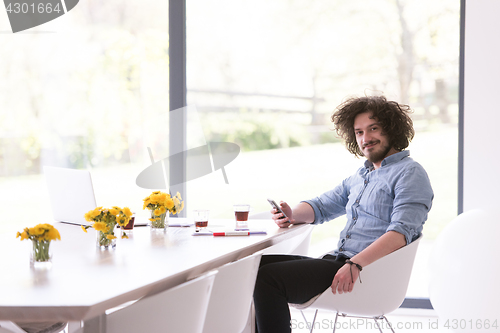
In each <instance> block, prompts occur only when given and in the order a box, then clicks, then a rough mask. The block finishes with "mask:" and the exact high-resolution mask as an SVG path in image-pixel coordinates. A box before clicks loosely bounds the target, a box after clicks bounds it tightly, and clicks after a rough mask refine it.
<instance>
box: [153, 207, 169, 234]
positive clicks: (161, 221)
mask: <svg viewBox="0 0 500 333" xmlns="http://www.w3.org/2000/svg"><path fill="white" fill-rule="evenodd" d="M168 219H169V216H168V211H166V212H165V213H163V214H161V215H155V213H154V210H151V219H150V220H149V226H150V227H151V231H158V232H166V231H167V228H168Z"/></svg>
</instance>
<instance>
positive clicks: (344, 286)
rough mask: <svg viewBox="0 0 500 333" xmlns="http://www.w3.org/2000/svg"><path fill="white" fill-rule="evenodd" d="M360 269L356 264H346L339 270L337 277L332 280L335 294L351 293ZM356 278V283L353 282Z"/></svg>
mask: <svg viewBox="0 0 500 333" xmlns="http://www.w3.org/2000/svg"><path fill="white" fill-rule="evenodd" d="M351 269H352V277H351ZM358 276H359V270H358V268H357V267H356V266H354V265H352V267H351V265H349V264H345V265H344V266H342V268H340V269H339V270H338V271H337V274H335V277H334V278H333V282H332V286H331V288H332V292H333V293H334V294H336V293H337V291H338V293H339V294H343V293H350V292H351V291H352V289H353V288H354V284H355V283H356V281H357V280H358ZM353 280H354V283H353Z"/></svg>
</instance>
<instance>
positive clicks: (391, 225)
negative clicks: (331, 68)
mask: <svg viewBox="0 0 500 333" xmlns="http://www.w3.org/2000/svg"><path fill="white" fill-rule="evenodd" d="M410 111H411V110H410V108H409V107H408V106H406V105H400V104H398V103H396V102H393V101H387V99H386V98H385V97H382V96H374V97H361V98H352V99H349V100H347V101H346V102H344V103H343V104H341V105H340V106H339V107H338V108H337V110H336V112H335V113H334V114H333V115H332V122H333V123H334V125H335V129H336V131H337V134H338V135H339V136H340V137H341V138H343V139H344V140H345V144H346V147H347V149H348V150H349V151H350V152H351V153H353V154H354V155H355V156H364V157H365V158H366V161H365V163H364V166H363V167H361V168H360V169H359V170H358V171H357V172H356V173H355V174H354V175H352V176H351V177H349V178H347V179H345V180H344V181H343V182H342V183H341V184H340V185H338V186H337V187H335V188H334V189H333V190H330V191H328V192H326V193H323V194H322V195H320V196H318V197H316V198H314V199H312V200H306V201H303V202H301V203H299V204H298V205H297V206H295V207H294V208H293V209H292V208H291V207H290V206H289V205H288V204H287V203H285V202H281V204H280V205H281V208H282V210H283V212H284V213H285V215H286V216H287V218H283V214H281V213H277V212H276V210H273V211H272V213H273V219H274V220H275V222H276V224H277V225H279V226H280V227H282V228H286V227H288V226H290V225H291V224H298V223H313V224H320V223H323V222H325V221H329V220H332V219H334V218H336V217H338V216H341V215H344V214H346V215H347V224H346V226H345V228H344V230H343V231H342V232H341V233H340V240H339V242H338V249H337V250H335V251H333V252H332V253H331V254H328V255H326V256H324V257H323V258H321V259H315V258H309V257H303V256H290V255H268V256H263V257H262V261H261V266H260V269H259V273H258V276H257V282H256V286H255V292H254V303H255V310H256V320H257V330H258V332H259V333H268V332H272V333H281V332H291V328H290V312H289V308H288V303H304V302H306V301H308V300H309V299H311V298H312V297H314V296H316V295H317V294H320V293H322V292H324V291H325V290H326V289H327V288H328V287H330V288H331V289H332V292H333V293H334V294H335V293H339V294H342V293H345V292H351V291H352V290H353V288H354V285H355V283H356V281H357V279H358V277H359V272H360V271H359V268H358V267H360V268H362V267H365V266H367V265H369V264H371V263H372V262H374V261H375V260H377V259H379V258H381V257H383V256H385V255H387V254H389V253H391V252H393V251H395V250H397V249H399V248H400V247H402V246H405V245H406V244H409V243H410V242H412V241H413V240H415V239H416V238H418V237H419V235H420V233H421V232H422V227H423V224H424V222H425V221H426V220H427V213H428V212H429V210H430V208H431V204H432V199H433V192H432V188H431V184H430V181H429V178H428V177H427V173H426V172H425V170H424V169H423V168H422V166H420V164H418V163H417V162H415V161H413V159H411V158H410V157H409V154H410V153H409V152H408V151H404V149H406V148H407V147H408V144H409V142H410V141H411V139H413V136H414V133H415V132H414V130H413V122H412V120H411V118H410V116H409V113H410Z"/></svg>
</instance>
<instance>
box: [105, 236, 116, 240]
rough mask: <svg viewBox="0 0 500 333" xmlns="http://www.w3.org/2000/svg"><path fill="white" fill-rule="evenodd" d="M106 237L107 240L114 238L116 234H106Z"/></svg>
mask: <svg viewBox="0 0 500 333" xmlns="http://www.w3.org/2000/svg"><path fill="white" fill-rule="evenodd" d="M106 238H107V239H109V240H112V239H115V238H116V236H115V235H106Z"/></svg>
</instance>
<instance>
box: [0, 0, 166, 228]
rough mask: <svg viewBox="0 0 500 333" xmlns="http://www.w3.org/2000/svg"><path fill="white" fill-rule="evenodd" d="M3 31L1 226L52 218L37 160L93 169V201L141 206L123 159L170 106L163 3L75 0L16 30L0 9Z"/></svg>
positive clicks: (130, 167)
mask: <svg viewBox="0 0 500 333" xmlns="http://www.w3.org/2000/svg"><path fill="white" fill-rule="evenodd" d="M0 30H1V31H2V34H0V39H1V44H2V47H1V48H0V59H1V61H0V87H1V89H0V196H1V198H2V222H0V230H6V229H9V230H10V229H12V228H14V230H16V229H18V227H17V226H21V227H24V226H29V225H32V224H34V223H40V222H46V221H47V220H48V221H50V219H51V216H52V214H51V211H50V205H49V203H48V198H47V189H46V185H45V181H44V179H43V176H42V172H43V170H42V166H44V165H51V166H59V167H68V168H79V169H82V168H83V169H86V168H87V169H91V170H92V177H93V183H94V189H95V194H96V200H97V203H98V205H104V206H109V205H123V206H131V207H132V208H133V209H134V210H142V205H141V203H142V201H141V199H142V192H140V191H138V190H137V187H136V186H135V178H136V176H137V174H138V172H139V171H140V168H139V167H137V166H135V165H134V164H131V163H130V162H131V161H132V162H134V161H139V159H138V158H136V157H137V156H135V155H137V154H139V153H140V152H137V149H135V146H134V145H135V144H136V142H137V135H135V134H137V132H141V131H142V130H143V126H142V124H148V121H149V123H151V120H153V119H154V118H155V117H156V115H157V114H160V113H161V112H163V113H167V112H168V111H169V110H168V91H169V87H168V2H165V1H160V2H158V1H153V0H145V1H140V2H133V1H117V0H109V1H80V2H79V3H78V5H77V6H76V7H75V8H74V9H73V10H71V11H70V12H68V13H67V14H65V15H63V16H61V17H60V18H58V19H55V20H53V21H51V22H49V23H46V24H44V25H41V26H38V27H35V28H32V29H29V30H26V31H24V32H19V33H16V34H12V33H11V32H10V26H9V21H8V18H7V15H6V13H5V11H4V10H0ZM165 118H166V117H165ZM166 119H168V118H166ZM163 127H164V128H167V129H168V123H164V124H163ZM151 129H153V127H151ZM146 130H147V129H146ZM154 130H156V127H155V128H154ZM146 132H149V131H146ZM167 135H168V133H167ZM139 136H140V135H139ZM129 143H130V144H129ZM129 148H131V149H130V150H129ZM134 154H135V155H134ZM167 156H168V155H167ZM158 157H163V156H158ZM139 192H140V193H139ZM131 196H132V198H131ZM144 196H145V195H144ZM13 225H14V226H13Z"/></svg>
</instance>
